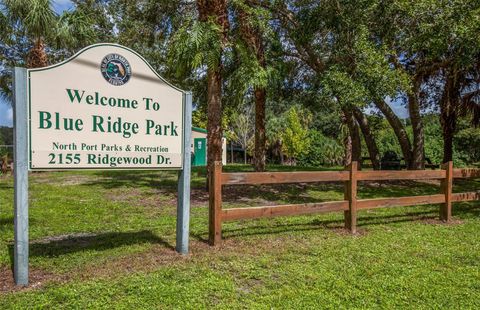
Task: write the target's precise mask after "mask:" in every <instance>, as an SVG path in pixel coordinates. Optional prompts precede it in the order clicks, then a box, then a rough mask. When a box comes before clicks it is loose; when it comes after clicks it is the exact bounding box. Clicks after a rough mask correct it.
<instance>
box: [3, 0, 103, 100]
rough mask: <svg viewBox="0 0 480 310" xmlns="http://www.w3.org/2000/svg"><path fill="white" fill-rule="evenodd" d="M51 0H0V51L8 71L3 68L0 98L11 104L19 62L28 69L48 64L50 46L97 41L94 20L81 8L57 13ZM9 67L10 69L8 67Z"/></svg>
mask: <svg viewBox="0 0 480 310" xmlns="http://www.w3.org/2000/svg"><path fill="white" fill-rule="evenodd" d="M52 3H53V1H51V0H0V8H1V11H0V22H1V24H2V26H4V27H1V29H0V50H3V51H7V50H9V51H12V50H13V51H14V52H12V54H13V55H7V56H5V55H4V54H5V53H2V54H3V55H1V54H0V61H2V62H3V63H4V65H5V67H7V70H2V71H0V97H2V99H4V101H6V102H7V103H10V104H11V103H12V98H13V96H12V70H11V68H12V67H14V66H17V65H19V64H24V65H25V66H26V67H27V68H39V67H45V66H47V65H48V63H49V61H48V54H47V48H46V46H47V45H48V46H49V47H50V48H52V49H57V50H58V49H62V50H66V51H68V53H67V54H69V53H71V52H72V51H73V50H75V49H78V48H79V47H81V46H83V45H87V44H89V43H91V42H93V41H95V38H96V35H95V31H94V28H93V24H94V21H93V19H92V18H91V17H90V16H89V15H88V14H84V13H83V12H82V11H80V10H73V11H68V12H64V13H62V14H61V15H58V14H57V13H55V11H54V10H53V8H52ZM9 68H10V69H9Z"/></svg>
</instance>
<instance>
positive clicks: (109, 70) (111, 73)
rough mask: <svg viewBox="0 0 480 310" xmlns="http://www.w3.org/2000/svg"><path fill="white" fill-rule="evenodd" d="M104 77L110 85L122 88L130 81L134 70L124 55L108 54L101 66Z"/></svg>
mask: <svg viewBox="0 0 480 310" xmlns="http://www.w3.org/2000/svg"><path fill="white" fill-rule="evenodd" d="M100 70H101V72H102V75H103V77H104V78H105V80H107V82H108V83H110V84H112V85H115V86H121V85H124V84H125V83H127V82H128V81H129V80H130V76H131V75H132V69H131V67H130V64H129V63H128V61H127V59H126V58H125V57H123V56H122V55H118V54H108V55H107V56H105V57H104V58H103V60H102V64H101V66H100Z"/></svg>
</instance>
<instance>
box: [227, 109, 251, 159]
mask: <svg viewBox="0 0 480 310" xmlns="http://www.w3.org/2000/svg"><path fill="white" fill-rule="evenodd" d="M252 114H253V113H252V109H250V108H247V109H245V111H241V112H240V113H237V114H235V115H234V116H233V119H232V135H231V139H232V140H233V141H235V142H236V143H238V144H240V146H241V147H242V148H243V161H244V164H246V163H247V149H248V148H249V147H250V145H251V142H252V138H253V137H254V132H255V127H254V123H253V122H252Z"/></svg>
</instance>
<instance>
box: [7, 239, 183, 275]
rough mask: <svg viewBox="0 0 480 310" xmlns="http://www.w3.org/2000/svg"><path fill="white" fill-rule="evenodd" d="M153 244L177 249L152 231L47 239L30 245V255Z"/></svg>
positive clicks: (47, 255) (11, 251)
mask: <svg viewBox="0 0 480 310" xmlns="http://www.w3.org/2000/svg"><path fill="white" fill-rule="evenodd" d="M142 243H151V244H160V245H162V246H164V247H166V248H169V249H171V250H174V249H175V248H174V247H173V246H172V245H171V244H170V243H168V242H167V241H165V240H164V239H162V238H160V237H158V236H157V235H155V234H153V233H152V232H151V231H148V230H143V231H138V232H128V233H126V232H125V233H124V232H110V233H100V234H93V233H92V234H87V233H84V234H75V235H64V236H55V237H50V238H46V239H44V240H41V241H34V242H32V243H30V246H29V253H30V256H32V257H35V256H37V257H57V256H61V255H65V254H70V253H76V252H82V251H89V250H95V251H104V250H108V249H113V248H117V247H122V246H129V245H134V244H142ZM13 247H14V245H13V244H10V245H8V250H9V254H10V260H11V264H12V267H13V250H14V248H13Z"/></svg>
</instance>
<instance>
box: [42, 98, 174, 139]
mask: <svg viewBox="0 0 480 310" xmlns="http://www.w3.org/2000/svg"><path fill="white" fill-rule="evenodd" d="M66 93H67V95H68V98H69V100H70V102H71V103H72V104H87V105H95V106H99V107H102V106H103V107H111V108H120V109H139V108H140V107H142V106H143V107H144V108H145V110H146V111H158V110H159V109H160V104H159V103H158V102H156V101H154V100H153V99H152V98H142V100H141V101H138V100H136V99H133V100H132V99H127V98H114V97H105V96H101V95H100V94H99V93H98V92H94V93H93V94H87V93H85V91H84V90H77V89H66ZM38 113H39V115H38V116H39V129H55V130H64V131H83V130H84V129H85V127H84V120H83V119H80V118H71V117H63V116H62V115H61V114H60V113H59V112H55V113H51V112H46V111H39V112H38ZM91 117H92V122H91V128H89V130H91V131H92V132H102V133H117V134H120V135H122V136H123V137H124V138H130V137H132V136H133V135H136V134H138V133H140V130H141V128H142V127H141V126H140V124H138V123H135V122H129V121H126V120H124V119H122V118H121V117H116V118H112V117H110V116H107V117H105V116H100V115H91ZM177 129H178V125H177V124H175V122H173V121H170V122H169V123H168V124H158V123H156V122H155V121H154V120H151V119H146V120H145V124H144V127H143V133H144V134H146V135H157V136H178V132H177Z"/></svg>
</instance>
